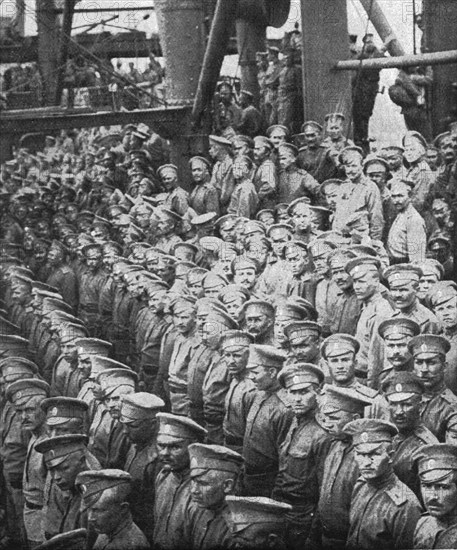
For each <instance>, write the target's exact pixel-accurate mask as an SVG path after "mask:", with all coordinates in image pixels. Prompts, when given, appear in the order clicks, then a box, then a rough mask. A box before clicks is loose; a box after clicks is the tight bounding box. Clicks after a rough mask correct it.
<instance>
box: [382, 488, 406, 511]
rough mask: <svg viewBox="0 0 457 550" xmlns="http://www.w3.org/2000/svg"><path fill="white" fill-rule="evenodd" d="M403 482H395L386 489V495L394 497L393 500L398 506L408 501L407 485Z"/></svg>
mask: <svg viewBox="0 0 457 550" xmlns="http://www.w3.org/2000/svg"><path fill="white" fill-rule="evenodd" d="M402 485H403V484H401V485H399V484H397V483H396V484H395V485H393V486H392V487H390V488H389V489H387V491H386V495H389V497H390V498H391V499H392V502H393V503H394V504H396V505H397V506H401V505H402V504H404V503H405V502H408V496H407V494H406V491H405V490H404V489H405V486H404V485H403V487H402Z"/></svg>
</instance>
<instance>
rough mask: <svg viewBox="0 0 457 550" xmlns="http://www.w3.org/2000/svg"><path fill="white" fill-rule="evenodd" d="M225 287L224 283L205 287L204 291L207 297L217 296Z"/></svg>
mask: <svg viewBox="0 0 457 550" xmlns="http://www.w3.org/2000/svg"><path fill="white" fill-rule="evenodd" d="M223 288H224V283H221V284H220V285H216V286H212V287H206V288H205V287H203V293H204V295H205V297H207V298H217V296H218V295H219V292H220V291H221V290H222V289H223Z"/></svg>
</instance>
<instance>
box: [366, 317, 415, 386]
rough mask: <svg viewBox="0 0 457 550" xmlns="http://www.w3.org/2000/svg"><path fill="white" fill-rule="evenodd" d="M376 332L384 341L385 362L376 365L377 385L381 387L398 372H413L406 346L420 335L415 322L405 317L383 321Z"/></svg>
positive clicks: (411, 360) (410, 357)
mask: <svg viewBox="0 0 457 550" xmlns="http://www.w3.org/2000/svg"><path fill="white" fill-rule="evenodd" d="M378 332H379V335H380V336H381V338H382V339H383V340H384V355H385V361H384V364H383V365H377V367H378V369H379V374H378V376H379V383H380V385H382V384H383V383H384V382H385V381H386V380H387V379H389V378H391V377H392V376H394V375H396V374H397V373H399V372H412V371H413V370H414V362H413V358H412V355H411V354H410V352H409V350H408V344H409V341H410V340H411V338H413V337H414V336H417V335H418V334H420V326H419V325H418V324H417V323H416V321H413V320H412V319H408V318H407V317H394V318H392V319H386V320H385V321H383V322H382V323H381V324H380V325H379V328H378ZM375 377H376V373H375Z"/></svg>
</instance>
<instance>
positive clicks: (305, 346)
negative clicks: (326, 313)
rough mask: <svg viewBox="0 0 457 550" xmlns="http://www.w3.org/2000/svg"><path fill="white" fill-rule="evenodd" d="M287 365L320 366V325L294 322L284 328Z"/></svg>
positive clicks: (308, 322)
mask: <svg viewBox="0 0 457 550" xmlns="http://www.w3.org/2000/svg"><path fill="white" fill-rule="evenodd" d="M284 336H285V347H286V349H287V359H286V365H288V366H290V365H293V364H297V363H312V364H314V365H319V364H320V358H321V357H320V350H319V344H320V336H321V328H320V325H318V324H317V323H315V322H314V321H309V320H306V321H292V322H291V323H289V324H287V325H286V326H285V327H284Z"/></svg>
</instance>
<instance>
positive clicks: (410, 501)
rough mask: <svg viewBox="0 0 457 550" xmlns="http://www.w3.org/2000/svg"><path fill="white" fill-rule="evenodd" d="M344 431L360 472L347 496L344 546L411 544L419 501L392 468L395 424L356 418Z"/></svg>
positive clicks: (387, 549) (419, 509) (365, 546)
mask: <svg viewBox="0 0 457 550" xmlns="http://www.w3.org/2000/svg"><path fill="white" fill-rule="evenodd" d="M344 433H345V434H348V435H350V436H352V444H353V446H354V458H355V461H356V464H357V466H358V470H359V472H360V478H359V479H358V480H357V483H356V484H355V486H354V490H353V493H352V498H351V511H350V529H349V533H348V539H347V544H346V548H347V549H348V550H349V549H351V550H352V549H356V548H357V549H360V550H361V549H364V550H370V549H371V548H380V549H385V550H390V549H392V548H398V549H399V550H400V549H407V548H411V547H412V543H413V535H414V529H415V526H416V523H417V521H418V520H419V518H420V514H421V505H420V504H419V501H418V500H417V498H416V496H415V495H414V493H413V492H412V491H411V490H410V489H409V488H408V487H407V486H406V485H405V484H404V483H402V482H401V481H400V480H399V479H398V478H397V476H396V475H395V474H394V471H393V467H392V461H391V456H392V438H393V437H394V435H396V433H397V429H396V427H395V426H394V425H393V424H391V423H390V422H385V421H382V420H375V419H358V420H354V421H352V422H350V423H349V424H347V425H346V426H345V428H344Z"/></svg>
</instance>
